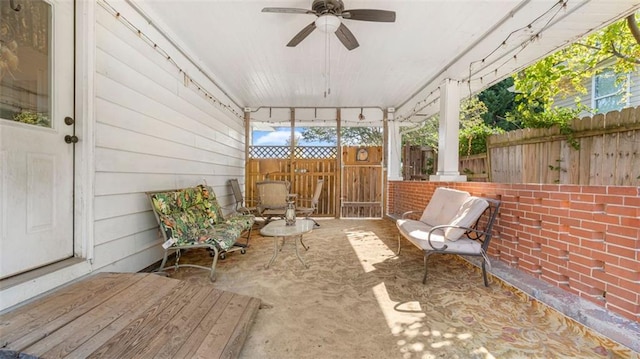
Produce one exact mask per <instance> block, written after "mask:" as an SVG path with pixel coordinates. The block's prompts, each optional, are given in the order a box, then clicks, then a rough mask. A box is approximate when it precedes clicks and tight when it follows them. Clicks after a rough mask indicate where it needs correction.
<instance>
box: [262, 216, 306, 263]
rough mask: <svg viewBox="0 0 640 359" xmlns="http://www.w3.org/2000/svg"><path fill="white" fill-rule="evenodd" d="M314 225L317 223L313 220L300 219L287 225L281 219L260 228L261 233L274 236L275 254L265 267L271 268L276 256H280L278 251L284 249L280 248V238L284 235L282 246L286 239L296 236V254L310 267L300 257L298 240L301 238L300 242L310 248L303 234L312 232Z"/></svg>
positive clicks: (294, 240)
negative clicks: (305, 242) (304, 240)
mask: <svg viewBox="0 0 640 359" xmlns="http://www.w3.org/2000/svg"><path fill="white" fill-rule="evenodd" d="M314 225H315V223H314V222H313V221H312V220H309V219H298V220H296V223H295V224H293V225H291V226H287V225H286V224H285V221H284V220H283V219H281V220H277V221H273V222H270V223H269V224H267V225H266V226H264V227H263V228H262V229H261V230H260V234H262V235H263V236H267V237H273V256H272V257H271V259H270V260H269V263H267V264H266V265H265V266H264V267H265V268H269V266H270V265H271V264H272V263H273V262H274V261H275V260H276V257H278V252H279V251H280V250H281V249H282V248H278V242H279V241H278V238H279V237H282V246H283V247H284V242H285V241H286V239H287V238H289V237H294V239H293V242H294V244H295V246H296V256H297V257H298V259H299V260H300V262H301V263H302V265H304V267H305V268H309V266H308V265H307V264H306V263H305V262H304V260H303V259H302V257H300V253H298V240H300V244H301V245H302V247H303V248H304V249H305V250H309V247H307V246H305V244H304V242H302V235H304V234H305V233H309V232H311V231H312V230H313V226H314Z"/></svg>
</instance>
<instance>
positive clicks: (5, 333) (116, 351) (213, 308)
mask: <svg viewBox="0 0 640 359" xmlns="http://www.w3.org/2000/svg"><path fill="white" fill-rule="evenodd" d="M259 306H260V300H259V299H256V298H252V297H248V296H244V295H239V294H234V293H229V292H224V291H221V290H218V289H215V288H214V287H213V285H209V284H207V285H201V284H194V283H190V282H186V281H179V280H175V279H169V278H165V277H161V276H158V275H155V274H141V273H139V274H133V273H129V274H124V273H122V274H114V273H102V274H97V275H94V276H91V277H89V278H87V279H85V280H82V281H80V282H78V283H75V284H73V285H70V286H68V287H65V288H61V289H60V290H58V291H56V292H53V293H51V294H50V295H48V296H46V297H44V298H42V299H40V300H37V301H35V302H33V303H31V304H29V305H25V306H23V307H21V308H18V309H16V310H14V311H12V312H9V313H6V314H3V315H2V316H0V328H1V329H2V331H1V332H0V343H2V345H3V346H4V347H5V348H6V349H11V350H16V351H22V352H24V353H28V354H31V355H36V356H40V357H45V358H67V357H69V358H80V357H82V358H134V357H135V358H178V357H183V358H184V357H206V358H235V357H237V356H238V354H239V352H240V350H241V349H242V346H243V344H244V340H245V339H246V337H247V333H248V331H249V329H250V328H251V326H252V325H253V320H254V318H255V316H256V315H257V312H258V309H259Z"/></svg>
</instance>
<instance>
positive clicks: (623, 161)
mask: <svg viewBox="0 0 640 359" xmlns="http://www.w3.org/2000/svg"><path fill="white" fill-rule="evenodd" d="M571 128H572V129H573V134H572V137H573V139H574V140H575V141H576V143H577V144H578V145H579V149H575V148H573V147H572V146H571V144H570V142H569V140H567V136H565V135H561V134H560V131H559V129H558V128H556V127H554V128H549V129H523V130H518V131H511V132H507V133H505V134H502V135H494V136H491V137H489V138H488V139H487V149H488V155H489V163H490V167H491V181H492V182H500V183H559V184H580V185H618V186H637V185H640V107H635V108H626V109H624V110H622V111H612V112H609V113H607V114H598V115H595V116H593V117H584V118H582V119H575V120H574V121H573V123H572V124H571Z"/></svg>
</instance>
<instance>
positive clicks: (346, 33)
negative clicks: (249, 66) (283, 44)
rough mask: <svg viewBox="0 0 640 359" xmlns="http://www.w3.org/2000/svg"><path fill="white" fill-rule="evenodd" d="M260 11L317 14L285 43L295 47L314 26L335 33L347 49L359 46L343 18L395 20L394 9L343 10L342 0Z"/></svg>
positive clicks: (324, 0)
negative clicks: (303, 7) (305, 6)
mask: <svg viewBox="0 0 640 359" xmlns="http://www.w3.org/2000/svg"><path fill="white" fill-rule="evenodd" d="M262 12H275V13H286V14H309V15H315V16H317V19H316V20H315V21H314V22H312V23H311V24H309V25H307V26H306V27H305V28H304V29H302V30H301V31H300V32H299V33H297V34H296V36H294V37H293V38H292V39H291V41H289V43H288V44H287V46H289V47H295V46H296V45H298V44H299V43H300V42H301V41H302V40H304V39H305V38H306V37H307V36H309V34H311V33H312V32H313V30H315V29H316V28H318V29H320V31H323V32H327V33H332V32H333V33H335V34H336V36H337V37H338V39H339V40H340V42H342V44H343V45H344V46H345V47H346V48H347V49H349V50H353V49H355V48H356V47H358V46H360V44H358V40H356V37H355V36H353V33H352V32H351V31H350V30H349V29H348V28H347V27H346V26H345V24H343V23H342V20H343V19H347V20H360V21H374V22H395V21H396V13H395V11H387V10H377V9H353V10H345V9H344V3H343V2H342V0H313V3H312V4H311V10H306V9H298V8H288V7H265V8H264V9H262Z"/></svg>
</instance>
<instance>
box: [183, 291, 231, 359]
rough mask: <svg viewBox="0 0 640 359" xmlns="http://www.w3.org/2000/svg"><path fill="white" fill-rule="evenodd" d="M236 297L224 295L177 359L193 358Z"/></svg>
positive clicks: (197, 328)
mask: <svg viewBox="0 0 640 359" xmlns="http://www.w3.org/2000/svg"><path fill="white" fill-rule="evenodd" d="M234 295H235V294H233V293H231V292H224V293H222V295H221V296H220V298H219V299H218V301H216V303H215V305H214V306H213V307H212V308H211V310H209V313H207V315H206V316H205V317H204V318H203V319H202V321H201V322H200V325H198V327H196V329H195V330H194V331H193V332H192V333H191V337H189V339H188V340H187V341H186V342H185V343H184V345H182V347H181V348H180V350H178V351H177V352H176V354H175V358H193V356H194V355H195V354H196V351H197V350H198V347H199V346H200V343H202V341H203V340H204V339H205V338H206V337H207V334H209V332H210V331H211V330H212V329H213V327H214V326H215V325H216V323H217V322H218V319H219V318H220V316H222V313H223V312H224V308H226V306H227V304H228V303H229V302H230V301H231V299H232V298H233V296H234Z"/></svg>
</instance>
